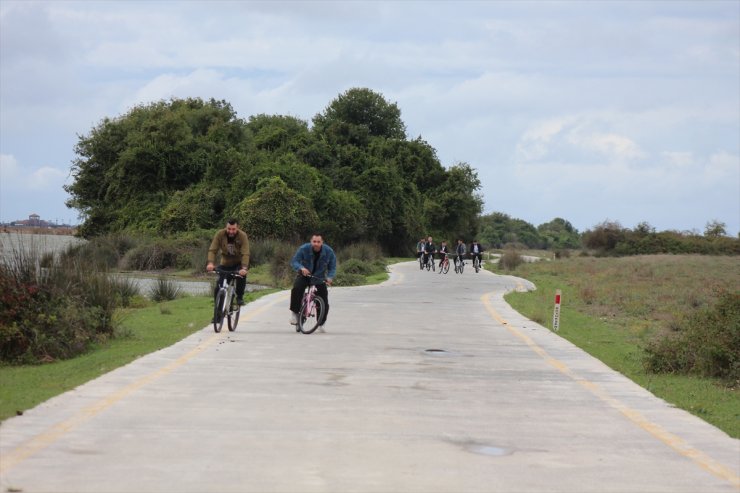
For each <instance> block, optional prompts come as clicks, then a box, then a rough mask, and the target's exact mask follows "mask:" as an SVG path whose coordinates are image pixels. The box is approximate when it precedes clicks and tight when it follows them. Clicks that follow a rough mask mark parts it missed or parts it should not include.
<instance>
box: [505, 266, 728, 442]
mask: <svg viewBox="0 0 740 493" xmlns="http://www.w3.org/2000/svg"><path fill="white" fill-rule="evenodd" d="M737 267H738V259H737V258H733V257H695V256H653V257H629V258H619V259H613V258H612V259H606V258H605V259H594V258H578V259H567V260H558V261H552V262H540V263H535V264H526V265H522V266H520V267H519V268H518V269H517V271H516V272H515V275H517V276H520V277H524V278H526V279H528V280H530V281H532V282H533V283H534V284H535V285H536V286H537V290H536V291H533V292H529V293H510V294H508V295H506V301H507V302H508V303H509V304H511V306H512V307H513V308H514V309H516V310H517V311H519V312H520V313H522V314H523V315H525V316H526V317H528V318H530V319H532V320H534V321H536V322H537V323H539V324H541V325H543V326H545V327H548V328H552V313H553V302H554V294H555V290H556V289H561V290H562V292H563V301H562V307H561V318H560V331H559V332H558V335H560V336H561V337H564V338H565V339H567V340H569V341H571V342H572V343H573V344H575V345H577V346H578V347H580V348H582V349H584V350H585V351H587V352H588V353H589V354H591V355H593V356H594V357H596V358H598V359H600V360H601V361H603V362H604V363H605V364H607V365H608V366H610V367H611V368H613V369H614V370H616V371H619V372H620V373H622V374H624V375H626V376H627V377H629V378H630V379H632V380H633V381H635V382H636V383H638V384H639V385H641V386H643V387H644V388H646V389H647V390H649V391H650V392H652V393H653V394H655V395H657V396H658V397H660V398H662V399H664V400H666V401H667V402H669V403H671V404H673V405H675V406H677V407H679V408H681V409H685V410H686V411H689V412H691V413H692V414H695V415H696V416H699V417H701V418H702V419H704V420H706V421H707V422H709V423H711V424H713V425H715V426H717V427H718V428H720V429H722V430H723V431H725V432H726V433H727V434H728V435H730V436H732V437H734V438H740V391H738V387H737V382H728V381H726V380H719V379H714V378H708V377H701V376H693V375H681V374H666V373H651V372H648V371H647V370H646V368H645V358H646V353H645V349H644V348H645V347H646V346H647V344H648V343H649V342H650V341H651V340H653V339H654V338H655V337H661V336H662V335H663V334H664V333H665V332H666V331H670V330H675V324H676V323H677V321H678V320H682V319H684V318H685V317H686V316H688V314H689V313H691V312H692V311H694V310H696V309H698V308H700V307H704V306H707V305H709V304H711V303H712V301H713V298H712V296H713V295H712V293H713V291H712V288H713V287H714V288H716V287H724V288H728V289H731V288H732V287H733V286H737V285H738V284H737V282H738V279H737V276H738V272H740V271H739V270H738V268H737Z"/></svg>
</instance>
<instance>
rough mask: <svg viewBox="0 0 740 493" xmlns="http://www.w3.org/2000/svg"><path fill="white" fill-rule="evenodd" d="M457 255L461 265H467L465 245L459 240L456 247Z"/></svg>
mask: <svg viewBox="0 0 740 493" xmlns="http://www.w3.org/2000/svg"><path fill="white" fill-rule="evenodd" d="M455 253H456V254H457V259H458V261H459V262H460V264H462V265H465V243H463V241H462V240H460V239H458V240H457V246H456V247H455Z"/></svg>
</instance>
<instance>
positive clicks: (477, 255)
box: [470, 253, 483, 264]
mask: <svg viewBox="0 0 740 493" xmlns="http://www.w3.org/2000/svg"><path fill="white" fill-rule="evenodd" d="M475 257H478V262H479V263H481V264H482V263H483V258H482V257H481V255H480V253H471V254H470V259H471V260H475Z"/></svg>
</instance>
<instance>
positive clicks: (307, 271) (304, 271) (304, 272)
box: [301, 267, 311, 276]
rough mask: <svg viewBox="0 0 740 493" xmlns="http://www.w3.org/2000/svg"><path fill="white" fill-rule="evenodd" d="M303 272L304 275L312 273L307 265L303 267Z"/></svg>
mask: <svg viewBox="0 0 740 493" xmlns="http://www.w3.org/2000/svg"><path fill="white" fill-rule="evenodd" d="M301 274H303V275H304V276H308V275H310V274H311V271H310V270H308V269H306V268H305V267H301Z"/></svg>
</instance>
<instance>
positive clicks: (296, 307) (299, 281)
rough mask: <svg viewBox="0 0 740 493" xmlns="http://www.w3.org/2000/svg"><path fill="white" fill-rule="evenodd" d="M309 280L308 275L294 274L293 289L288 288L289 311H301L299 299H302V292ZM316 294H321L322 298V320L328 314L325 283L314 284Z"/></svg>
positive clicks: (327, 294) (327, 297)
mask: <svg viewBox="0 0 740 493" xmlns="http://www.w3.org/2000/svg"><path fill="white" fill-rule="evenodd" d="M310 282H311V278H310V277H306V276H301V275H299V276H296V278H295V281H293V289H291V290H290V311H291V312H293V313H298V312H299V311H301V301H303V293H304V292H305V291H306V287H307V286H308V284H309V283H310ZM316 294H318V295H319V296H321V297H322V298H323V299H324V305H325V307H326V308H325V310H324V321H326V316H327V315H329V291H328V290H327V289H326V284H325V283H323V282H322V283H319V284H317V285H316Z"/></svg>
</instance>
